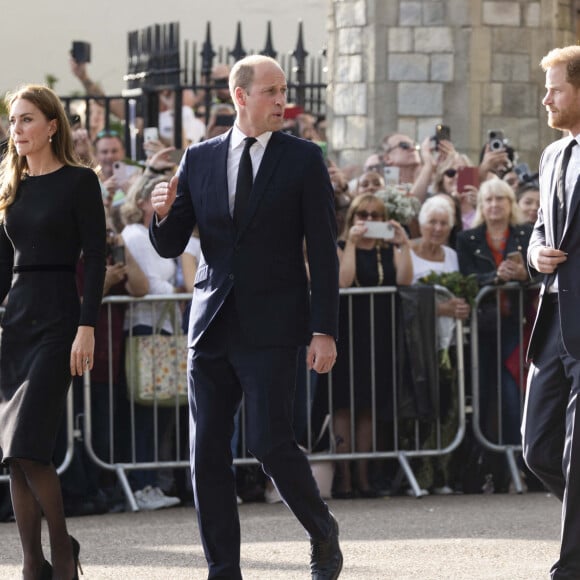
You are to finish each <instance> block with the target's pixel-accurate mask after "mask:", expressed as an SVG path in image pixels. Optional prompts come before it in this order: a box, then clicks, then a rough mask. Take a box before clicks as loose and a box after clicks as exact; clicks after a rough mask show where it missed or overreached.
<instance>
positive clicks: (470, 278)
mask: <svg viewBox="0 0 580 580" xmlns="http://www.w3.org/2000/svg"><path fill="white" fill-rule="evenodd" d="M419 282H421V283H422V284H430V285H437V286H443V287H444V288H447V290H449V291H450V292H451V293H452V294H453V295H454V296H455V297H456V298H464V299H465V300H466V301H467V302H469V304H470V305H471V306H473V304H474V301H475V297H476V296H477V293H478V292H479V283H478V282H477V277H476V275H475V274H469V275H467V276H464V275H463V274H462V273H461V272H440V273H437V272H431V273H430V274H428V275H427V276H423V277H422V278H419Z"/></svg>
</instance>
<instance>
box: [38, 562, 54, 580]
mask: <svg viewBox="0 0 580 580" xmlns="http://www.w3.org/2000/svg"><path fill="white" fill-rule="evenodd" d="M38 578H39V580H52V566H51V565H50V562H47V561H46V560H45V561H44V562H43V563H42V568H41V569H40V576H39V577H38Z"/></svg>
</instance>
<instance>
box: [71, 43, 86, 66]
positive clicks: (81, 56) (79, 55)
mask: <svg viewBox="0 0 580 580" xmlns="http://www.w3.org/2000/svg"><path fill="white" fill-rule="evenodd" d="M70 54H71V56H72V57H73V58H74V59H75V60H76V61H77V62H78V63H79V64H81V63H84V62H91V45H90V43H88V42H84V41H82V40H73V43H72V48H71V51H70Z"/></svg>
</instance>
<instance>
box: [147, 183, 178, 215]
mask: <svg viewBox="0 0 580 580" xmlns="http://www.w3.org/2000/svg"><path fill="white" fill-rule="evenodd" d="M177 181H178V180H177V176H175V175H174V176H173V177H172V178H171V181H170V182H169V183H167V181H164V182H162V183H158V184H157V185H156V186H155V188H154V189H153V191H152V192H151V204H152V205H153V209H154V210H155V213H156V214H157V217H158V218H159V219H161V220H162V219H163V218H164V217H165V216H166V215H167V214H168V213H169V210H170V209H171V206H172V205H173V202H174V201H175V197H176V195H177Z"/></svg>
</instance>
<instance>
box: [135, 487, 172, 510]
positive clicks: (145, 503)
mask: <svg viewBox="0 0 580 580" xmlns="http://www.w3.org/2000/svg"><path fill="white" fill-rule="evenodd" d="M135 501H136V502H137V507H138V508H139V509H140V510H158V509H162V508H166V507H172V506H175V505H177V504H179V503H181V500H180V499H179V498H177V497H169V496H166V495H165V494H164V493H163V492H162V491H161V490H160V489H159V488H158V487H151V486H150V485H148V486H147V487H144V488H143V489H140V490H139V491H136V492H135Z"/></svg>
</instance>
